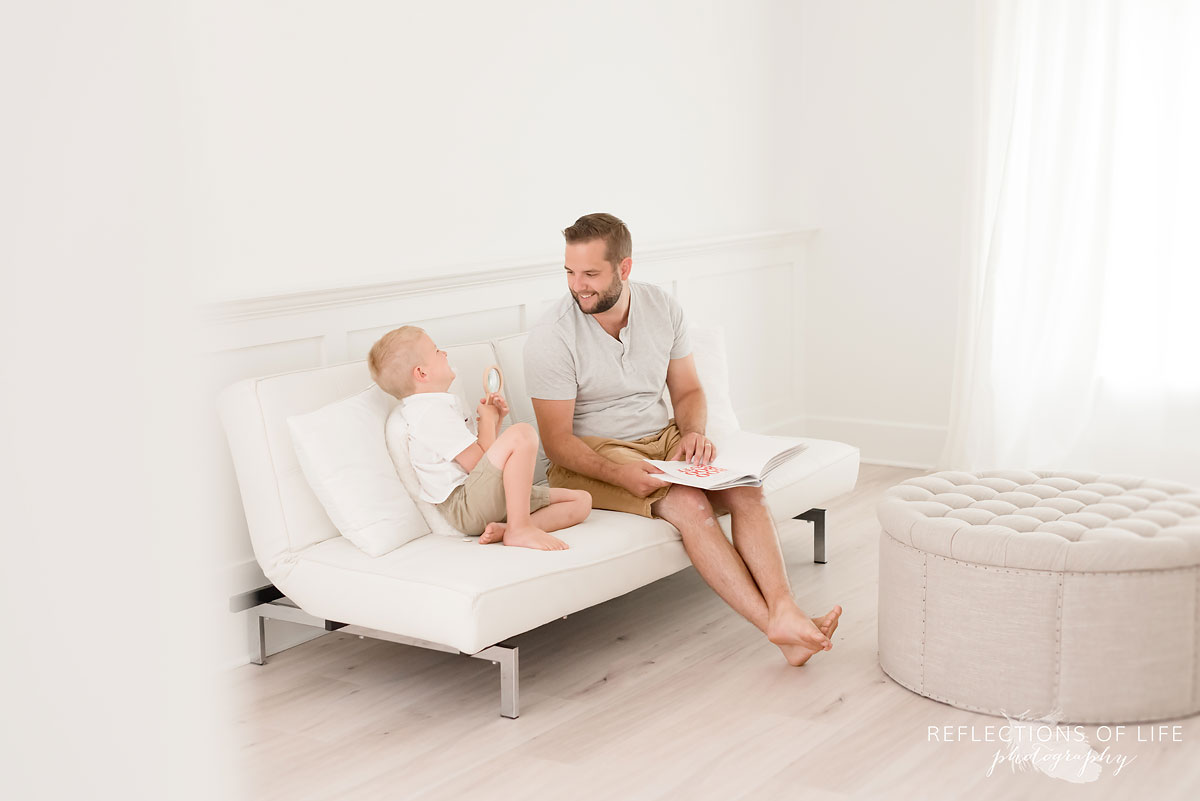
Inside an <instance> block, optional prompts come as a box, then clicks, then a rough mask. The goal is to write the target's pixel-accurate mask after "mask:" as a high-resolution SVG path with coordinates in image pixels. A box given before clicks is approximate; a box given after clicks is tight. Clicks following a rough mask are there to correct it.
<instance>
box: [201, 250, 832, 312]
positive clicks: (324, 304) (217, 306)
mask: <svg viewBox="0 0 1200 801" xmlns="http://www.w3.org/2000/svg"><path fill="white" fill-rule="evenodd" d="M815 233H816V229H814V228H799V229H782V230H775V231H760V232H755V233H751V234H740V235H737V236H724V237H713V238H708V239H693V240H686V241H681V242H676V243H672V244H667V245H659V246H654V247H646V248H641V249H639V250H638V251H637V253H636V256H635V264H647V265H654V264H661V263H665V262H672V261H680V260H687V259H691V258H696V257H698V256H703V255H710V254H713V253H719V252H722V251H729V250H737V251H739V252H743V253H744V252H746V251H747V250H748V249H749V250H753V249H763V248H777V247H792V246H796V245H800V244H803V243H805V242H808V241H809V240H810V239H811V238H812V237H813V235H814V234H815ZM560 268H561V265H560V264H557V263H555V262H547V261H535V260H530V259H521V260H507V261H499V262H491V263H487V264H474V265H463V266H461V267H457V268H448V269H446V270H442V271H436V272H430V271H426V272H425V273H423V274H421V275H419V276H415V277H412V278H405V279H402V280H399V281H385V282H377V283H370V284H358V285H354V286H337V287H329V288H324V289H312V290H302V291H298V292H295V291H294V292H285V293H280V294H275V295H262V296H258V297H249V298H240V299H235V300H226V301H216V302H210V303H206V304H204V305H202V306H201V308H200V311H201V315H202V317H203V320H204V321H205V322H209V323H223V322H224V323H230V322H243V321H247V320H257V319H264V318H269V317H277V316H281V315H292V314H303V313H305V312H310V311H316V310H321V309H329V308H334V307H339V306H355V305H359V304H362V303H374V302H379V301H384V300H390V299H395V298H399V297H403V296H411V295H422V294H427V293H431V292H445V291H446V290H450V289H463V288H468V287H475V286H486V285H488V284H500V283H510V282H512V281H518V280H521V279H526V278H544V277H546V276H547V275H552V274H554V272H555V271H557V270H559V269H560Z"/></svg>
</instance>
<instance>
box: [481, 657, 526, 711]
mask: <svg viewBox="0 0 1200 801" xmlns="http://www.w3.org/2000/svg"><path fill="white" fill-rule="evenodd" d="M471 656H472V657H474V658H475V659H487V660H489V661H491V662H492V664H497V663H499V665H500V715H501V716H502V717H506V718H515V717H517V716H518V715H520V714H521V696H520V676H519V673H520V660H519V658H518V655H517V646H515V645H508V644H507V643H500V644H499V645H493V646H491V647H490V648H484V649H483V650H482V651H480V652H478V653H475V654H471Z"/></svg>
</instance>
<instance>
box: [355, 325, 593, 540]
mask: <svg viewBox="0 0 1200 801" xmlns="http://www.w3.org/2000/svg"><path fill="white" fill-rule="evenodd" d="M367 366H368V367H369V369H370V371H371V377H372V378H374V379H375V383H376V384H378V385H379V386H380V388H381V389H383V390H384V391H385V392H387V393H388V394H390V395H393V396H394V397H397V398H400V400H401V403H403V404H404V417H405V418H406V419H407V420H408V431H409V451H410V454H411V457H412V463H413V468H414V469H415V470H416V473H417V477H418V478H419V479H420V481H421V497H422V498H423V499H424V500H426V501H429V502H430V503H434V504H437V507H438V509H440V510H441V511H442V513H443V514H445V515H446V518H447V519H448V520H449V521H450V522H451V523H453V524H454V526H455V527H456V528H458V529H460V530H461V531H463V532H465V533H467V534H471V535H475V534H479V535H481V536H480V538H479V543H480V544H481V545H486V544H488V543H493V542H503V543H504V544H505V545H518V546H521V547H524V548H537V549H540V550H543V551H559V550H564V549H566V548H567V544H566V543H565V542H563V541H562V540H560V539H559V538H558V537H552V536H550V534H548V533H547V532H549V531H557V530H558V529H560V528H566V527H567V526H573V525H575V524H576V523H582V522H583V521H584V520H585V519H586V518H587V516H588V514H589V513H590V512H591V510H592V496H591V495H590V494H588V493H587V492H586V491H583V490H569V489H551V488H549V487H541V486H534V485H533V465H534V462H535V461H536V460H537V450H538V437H537V432H536V431H535V430H534V429H533V426H530V425H528V424H527V423H516V424H514V425H512V426H510V427H509V429H508V430H507V431H505V432H504V433H503V434H500V433H499V432H500V421H501V420H503V419H504V416H505V415H507V414H508V404H507V403H505V401H504V399H503V398H501V397H500V395H499V394H498V393H493V394H491V395H489V396H488V397H486V398H481V399H480V400H479V405H478V406H477V407H476V408H475V419H476V423H477V426H478V431H479V435H478V437H476V435H475V434H472V433H471V430H470V428H469V427H468V426H467V418H466V414H465V412H464V411H463V408H462V404H461V403H459V400H458V396H456V395H453V394H451V393H450V392H449V391H448V390H449V389H450V384H451V383H452V382H453V381H454V370H453V369H451V367H450V362H449V361H448V360H447V358H446V352H445V351H442V350H438V348H437V345H435V344H434V343H433V340H432V339H430V338H429V335H428V334H426V333H425V332H424V331H423V330H421V329H420V328H417V327H416V326H411V325H406V326H403V327H401V328H397V329H396V330H394V331H389V332H388V333H386V334H384V335H383V336H382V337H381V338H380V340H379V341H378V342H376V343H375V344H374V345H373V346H372V347H371V352H370V355H369V356H368V357H367ZM506 518H507V521H508V522H507V523H505V522H504V521H505V519H506Z"/></svg>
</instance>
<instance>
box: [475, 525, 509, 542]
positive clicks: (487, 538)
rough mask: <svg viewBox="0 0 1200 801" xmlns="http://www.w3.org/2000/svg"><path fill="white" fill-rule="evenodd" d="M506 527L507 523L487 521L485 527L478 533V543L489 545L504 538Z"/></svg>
mask: <svg viewBox="0 0 1200 801" xmlns="http://www.w3.org/2000/svg"><path fill="white" fill-rule="evenodd" d="M506 528H508V523H488V524H487V528H485V529H484V530H483V533H482V534H480V535H479V544H480V545H491V544H492V543H494V542H500V541H501V540H503V539H504V530H505V529H506Z"/></svg>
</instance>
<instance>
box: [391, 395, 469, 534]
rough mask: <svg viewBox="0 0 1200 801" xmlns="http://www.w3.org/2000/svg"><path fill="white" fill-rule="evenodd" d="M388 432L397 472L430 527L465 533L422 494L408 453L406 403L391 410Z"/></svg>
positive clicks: (445, 532) (438, 531)
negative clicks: (424, 498) (404, 405)
mask: <svg viewBox="0 0 1200 801" xmlns="http://www.w3.org/2000/svg"><path fill="white" fill-rule="evenodd" d="M384 432H385V441H386V442H387V452H388V454H389V455H390V456H391V457H392V465H393V466H394V467H395V471H396V474H397V475H398V476H400V480H401V481H402V482H403V483H404V488H405V489H406V490H408V496H409V498H411V499H412V501H413V502H414V503H415V504H416V507H417V508H418V509H420V510H421V514H422V515H423V516H424V518H425V523H426V524H427V525H428V526H429V530H430V531H431V532H433V533H434V534H439V535H441V536H443V537H462V536H464V534H463V532H461V531H459V530H458V529H456V528H455V527H454V525H453V524H452V523H451V522H450V521H449V520H447V519H446V516H445V515H443V514H442V513H441V511H440V510H439V509H438V508H437V507H436V506H435V505H433V504H432V503H430V502H429V501H426V500H422V498H421V480H420V479H418V478H417V471H416V470H415V469H414V468H413V466H412V458H411V457H410V456H409V454H408V420H406V419H405V418H404V407H403V406H396V408H395V409H392V412H391V414H389V415H388V417H387V424H386V426H385V427H384Z"/></svg>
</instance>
